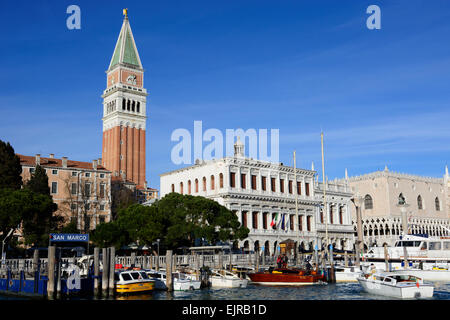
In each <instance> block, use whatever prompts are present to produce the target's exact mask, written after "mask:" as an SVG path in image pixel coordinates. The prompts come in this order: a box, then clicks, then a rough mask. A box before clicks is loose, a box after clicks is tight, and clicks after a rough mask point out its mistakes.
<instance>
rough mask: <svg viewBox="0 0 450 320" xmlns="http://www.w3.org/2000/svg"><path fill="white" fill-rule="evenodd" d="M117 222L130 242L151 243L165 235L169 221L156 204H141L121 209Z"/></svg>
mask: <svg viewBox="0 0 450 320" xmlns="http://www.w3.org/2000/svg"><path fill="white" fill-rule="evenodd" d="M116 222H117V224H118V225H119V227H120V229H121V230H124V231H125V232H126V233H127V235H128V238H129V240H130V242H136V243H138V244H139V245H151V244H152V242H154V241H155V240H156V239H158V238H161V237H163V235H164V233H165V232H166V229H167V223H168V221H167V219H166V217H165V216H164V215H162V214H161V212H160V211H159V210H158V208H157V207H156V206H150V207H148V206H143V205H140V204H133V205H131V206H129V207H128V208H126V209H121V210H120V211H119V215H118V218H117V220H116ZM125 244H127V243H125Z"/></svg>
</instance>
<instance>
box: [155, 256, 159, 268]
mask: <svg viewBox="0 0 450 320" xmlns="http://www.w3.org/2000/svg"><path fill="white" fill-rule="evenodd" d="M155 269H156V271H159V254H157V255H156V261H155Z"/></svg>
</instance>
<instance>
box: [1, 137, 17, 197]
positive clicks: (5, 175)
mask: <svg viewBox="0 0 450 320" xmlns="http://www.w3.org/2000/svg"><path fill="white" fill-rule="evenodd" d="M21 173H22V166H21V165H20V158H19V157H18V156H17V155H16V153H15V152H14V149H13V147H12V146H11V145H10V144H9V142H8V143H5V142H3V141H2V140H0V189H3V188H8V189H14V190H18V189H20V188H21V186H22V176H21V175H20V174H21Z"/></svg>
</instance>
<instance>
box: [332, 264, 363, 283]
mask: <svg viewBox="0 0 450 320" xmlns="http://www.w3.org/2000/svg"><path fill="white" fill-rule="evenodd" d="M334 274H335V279H336V282H358V280H357V278H358V277H359V276H360V275H361V274H362V271H361V270H359V269H358V268H356V267H353V266H352V267H344V266H335V267H334Z"/></svg>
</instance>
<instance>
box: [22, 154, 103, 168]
mask: <svg viewBox="0 0 450 320" xmlns="http://www.w3.org/2000/svg"><path fill="white" fill-rule="evenodd" d="M17 156H18V157H19V158H20V164H21V165H22V166H35V165H36V156H24V155H22V154H17ZM40 164H41V166H42V167H55V168H62V167H63V165H62V159H56V158H44V157H40ZM67 168H68V169H71V168H72V169H85V170H86V169H88V170H94V168H93V165H92V162H83V161H73V160H69V159H67ZM97 170H100V171H108V170H107V169H106V168H105V167H103V166H101V165H97Z"/></svg>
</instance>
